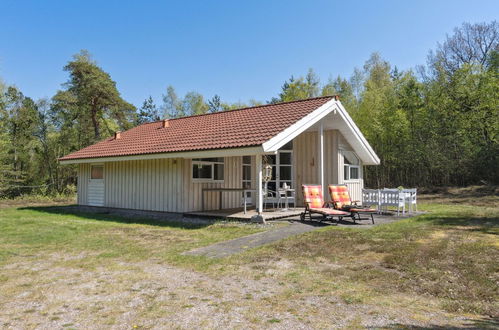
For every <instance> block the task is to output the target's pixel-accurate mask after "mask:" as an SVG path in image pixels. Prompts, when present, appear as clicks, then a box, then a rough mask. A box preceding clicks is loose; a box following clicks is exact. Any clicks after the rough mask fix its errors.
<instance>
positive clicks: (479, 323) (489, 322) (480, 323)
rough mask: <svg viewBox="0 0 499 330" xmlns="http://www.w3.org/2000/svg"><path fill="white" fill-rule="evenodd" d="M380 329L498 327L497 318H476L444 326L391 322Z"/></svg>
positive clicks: (440, 329)
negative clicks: (459, 324) (391, 323)
mask: <svg viewBox="0 0 499 330" xmlns="http://www.w3.org/2000/svg"><path fill="white" fill-rule="evenodd" d="M381 329H415V330H430V329H437V330H450V329H459V330H475V329H499V318H497V317H492V318H481V319H476V320H466V321H465V323H463V325H461V326H446V325H436V324H430V325H427V326H415V325H410V324H393V325H389V326H386V327H382V328H381Z"/></svg>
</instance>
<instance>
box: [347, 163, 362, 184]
mask: <svg viewBox="0 0 499 330" xmlns="http://www.w3.org/2000/svg"><path fill="white" fill-rule="evenodd" d="M353 168H356V169H357V173H358V174H359V176H358V178H356V179H352V178H351V176H352V175H351V174H352V169H353ZM345 169H348V170H347V171H346V172H345ZM345 173H348V179H345ZM360 177H361V175H360V165H351V164H343V181H359V180H360Z"/></svg>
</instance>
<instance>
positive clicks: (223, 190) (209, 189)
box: [201, 188, 256, 214]
mask: <svg viewBox="0 0 499 330" xmlns="http://www.w3.org/2000/svg"><path fill="white" fill-rule="evenodd" d="M207 191H218V192H219V194H220V195H219V201H218V203H219V206H218V209H219V210H221V209H222V193H223V192H234V191H241V192H243V194H244V214H246V203H247V200H246V198H247V197H246V195H247V194H246V193H247V192H256V189H246V188H203V189H201V210H202V211H204V193H205V192H207Z"/></svg>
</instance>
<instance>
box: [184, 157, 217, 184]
mask: <svg viewBox="0 0 499 330" xmlns="http://www.w3.org/2000/svg"><path fill="white" fill-rule="evenodd" d="M192 179H193V180H195V181H223V180H224V159H223V158H221V157H220V158H196V159H193V160H192Z"/></svg>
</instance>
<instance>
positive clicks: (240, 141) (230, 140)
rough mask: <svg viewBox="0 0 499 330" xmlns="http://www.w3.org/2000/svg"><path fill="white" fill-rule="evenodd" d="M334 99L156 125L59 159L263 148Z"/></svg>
mask: <svg viewBox="0 0 499 330" xmlns="http://www.w3.org/2000/svg"><path fill="white" fill-rule="evenodd" d="M332 98H333V97H332V96H325V97H318V98H313V99H307V100H302V101H293V102H286V103H279V104H269V105H262V106H257V107H251V108H244V109H238V110H231V111H224V112H217V113H212V114H204V115H197V116H190V117H183V118H176V119H170V120H168V123H169V127H166V128H162V122H161V121H158V122H153V123H147V124H143V125H140V126H137V127H134V128H132V129H130V130H128V131H125V132H122V133H121V136H120V138H119V139H115V138H114V137H111V138H108V139H105V140H103V141H101V142H98V143H96V144H93V145H91V146H88V147H86V148H83V149H81V150H79V151H76V152H73V153H71V154H69V155H67V156H64V157H62V158H60V159H59V160H72V159H83V158H100V157H116V156H129V155H141V154H154V153H166V152H183V151H195V150H210V149H225V148H238V147H251V146H257V145H261V144H263V143H264V142H266V141H268V140H269V139H270V138H272V137H274V136H275V135H277V134H278V133H280V132H281V131H283V130H284V129H286V128H287V127H289V126H291V125H292V124H294V123H295V122H297V121H298V120H300V119H301V118H303V117H304V116H306V115H307V114H309V113H310V112H312V111H314V110H316V109H317V108H318V107H320V106H321V105H323V104H324V103H326V102H328V101H329V100H331V99H332Z"/></svg>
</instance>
